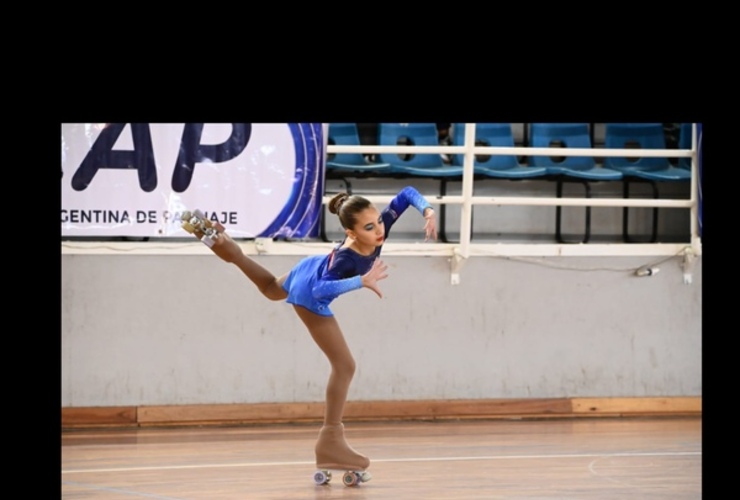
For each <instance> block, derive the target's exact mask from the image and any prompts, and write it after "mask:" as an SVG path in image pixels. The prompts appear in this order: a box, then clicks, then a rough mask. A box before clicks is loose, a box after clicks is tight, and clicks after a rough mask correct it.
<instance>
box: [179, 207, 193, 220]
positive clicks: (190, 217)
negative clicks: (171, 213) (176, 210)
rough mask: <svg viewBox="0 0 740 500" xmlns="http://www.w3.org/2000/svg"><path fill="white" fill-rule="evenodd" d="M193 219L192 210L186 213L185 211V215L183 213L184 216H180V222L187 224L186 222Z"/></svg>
mask: <svg viewBox="0 0 740 500" xmlns="http://www.w3.org/2000/svg"><path fill="white" fill-rule="evenodd" d="M192 218H193V214H192V213H190V210H185V211H184V212H183V213H182V214H181V215H180V220H181V221H183V222H185V221H189V220H190V219H192Z"/></svg>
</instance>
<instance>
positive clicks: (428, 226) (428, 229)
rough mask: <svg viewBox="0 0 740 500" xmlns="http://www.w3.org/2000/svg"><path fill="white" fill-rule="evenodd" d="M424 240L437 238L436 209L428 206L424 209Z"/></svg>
mask: <svg viewBox="0 0 740 500" xmlns="http://www.w3.org/2000/svg"><path fill="white" fill-rule="evenodd" d="M424 220H425V221H426V222H425V223H424V241H429V239H430V238H431V239H433V240H435V241H436V240H437V219H436V217H435V216H434V209H433V208H427V209H426V210H424Z"/></svg>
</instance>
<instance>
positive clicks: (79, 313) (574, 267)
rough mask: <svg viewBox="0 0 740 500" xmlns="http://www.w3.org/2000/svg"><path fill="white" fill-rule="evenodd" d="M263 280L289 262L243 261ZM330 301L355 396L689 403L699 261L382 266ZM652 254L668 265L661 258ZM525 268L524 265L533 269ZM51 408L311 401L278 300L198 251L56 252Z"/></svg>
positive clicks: (305, 349)
mask: <svg viewBox="0 0 740 500" xmlns="http://www.w3.org/2000/svg"><path fill="white" fill-rule="evenodd" d="M255 258H256V259H258V260H259V262H260V263H261V264H263V265H264V266H266V267H267V268H269V269H270V270H273V271H274V272H276V273H282V272H285V271H287V270H288V269H289V268H290V266H291V265H293V264H294V263H295V262H297V260H298V259H299V258H300V257H292V256H257V257H255ZM385 260H386V262H387V263H388V264H389V266H390V269H389V271H390V277H389V278H388V279H387V280H385V281H384V282H383V283H382V286H383V290H384V293H385V294H386V298H385V299H383V300H380V299H378V298H377V297H376V296H375V295H374V294H373V293H372V292H370V291H368V290H360V291H356V292H352V293H350V294H347V295H345V296H342V297H340V298H339V299H337V301H336V302H335V303H334V305H333V309H334V311H335V312H336V314H337V316H338V320H339V322H340V324H341V325H342V326H343V328H344V331H345V335H346V336H347V339H348V342H349V344H350V347H351V348H352V350H353V352H354V354H355V357H356V359H357V366H358V370H357V374H356V377H355V380H354V382H353V385H352V388H351V391H350V395H349V397H350V399H351V400H386V399H391V400H393V399H397V400H405V399H437V398H440V399H448V398H528V397H532V398H550V397H590V396H594V397H596V396H599V397H618V396H624V397H633V396H634V397H639V396H700V395H701V392H702V364H701V360H702V339H701V336H702V326H701V325H702V322H701V311H702V295H701V288H702V265H701V264H702V259H701V258H698V261H697V263H696V266H695V269H694V274H693V283H692V284H691V285H685V284H683V281H682V276H683V271H682V269H681V267H680V260H679V259H678V258H670V259H668V260H666V261H665V262H662V263H660V264H659V267H660V272H659V273H658V274H657V275H654V276H651V277H642V278H639V277H635V276H634V275H633V273H632V271H633V270H634V269H635V268H637V267H639V266H641V265H643V264H648V263H653V262H655V261H656V257H654V256H653V257H650V258H647V257H645V258H643V257H634V256H632V257H549V258H536V259H529V260H528V261H522V260H517V259H513V258H511V259H506V258H496V257H474V258H471V259H469V260H468V261H467V263H466V264H465V265H464V267H463V269H462V273H461V284H460V285H457V286H453V285H450V270H449V262H448V259H447V258H444V257H411V256H409V257H407V256H388V257H386V258H385ZM660 260H665V258H662V259H660ZM535 261H536V263H535ZM61 334H62V364H61V365H62V386H61V389H62V406H63V407H76V406H119V405H167V404H196V403H257V402H305V401H316V402H319V401H323V396H324V388H325V384H326V378H327V376H328V373H329V367H328V363H327V362H326V360H325V359H324V357H323V355H322V354H321V353H320V352H319V350H318V348H317V347H316V346H315V345H314V344H313V343H312V340H311V338H310V336H309V334H308V333H307V332H306V331H305V329H304V327H303V325H302V324H301V323H300V321H299V320H298V319H297V317H296V316H295V314H294V312H293V310H292V307H291V306H290V305H288V304H285V303H282V302H270V301H268V300H267V299H265V298H264V297H263V296H261V295H260V294H259V293H258V292H257V291H256V289H255V288H254V286H253V285H252V284H251V283H250V282H249V281H248V280H247V279H246V278H244V277H243V275H242V274H241V273H240V272H239V271H238V270H237V269H236V268H235V267H233V266H230V265H228V264H225V263H223V262H222V261H220V260H219V259H217V258H216V257H214V256H212V255H201V256H198V255H193V256H178V255H62V332H61Z"/></svg>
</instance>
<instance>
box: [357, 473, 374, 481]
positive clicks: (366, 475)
mask: <svg viewBox="0 0 740 500" xmlns="http://www.w3.org/2000/svg"><path fill="white" fill-rule="evenodd" d="M357 475H358V476H359V479H360V482H361V483H366V482H368V481H370V479H372V477H373V476H371V475H370V473H369V472H368V471H366V470H364V471H362V472H358V473H357Z"/></svg>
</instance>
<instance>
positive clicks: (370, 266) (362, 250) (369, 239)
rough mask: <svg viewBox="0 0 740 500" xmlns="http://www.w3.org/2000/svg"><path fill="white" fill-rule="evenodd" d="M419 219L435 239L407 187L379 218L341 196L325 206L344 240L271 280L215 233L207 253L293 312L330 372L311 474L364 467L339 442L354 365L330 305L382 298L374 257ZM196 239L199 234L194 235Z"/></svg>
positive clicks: (368, 206) (364, 203) (420, 202)
mask: <svg viewBox="0 0 740 500" xmlns="http://www.w3.org/2000/svg"><path fill="white" fill-rule="evenodd" d="M409 206H413V207H414V208H416V209H417V210H418V211H419V212H420V213H421V214H422V216H423V217H424V219H425V221H426V222H425V224H424V231H425V241H426V240H428V239H430V238H431V239H435V240H436V239H437V224H436V221H435V218H434V210H433V209H432V207H431V206H430V205H429V203H428V202H427V201H426V199H424V197H423V196H422V195H421V194H420V193H419V192H418V191H417V190H416V189H414V188H413V187H405V188H403V189H402V190H401V191H400V192H399V193H398V194H397V195H396V196H395V197H394V198H393V199H392V200H391V202H390V204H389V205H388V207H386V208H385V209H384V210H383V211H382V212H378V210H377V208H375V206H373V204H372V203H370V201H368V200H367V199H366V198H363V197H361V196H357V195H352V196H350V195H349V194H347V193H340V194H337V195H336V196H334V197H333V198H332V199H331V201H330V202H329V206H328V208H329V211H330V212H331V213H333V214H337V215H338V216H339V221H340V223H341V224H342V227H343V228H344V230H345V234H346V236H345V238H344V240H343V241H342V242H341V243H339V244H338V245H337V246H336V247H335V248H334V249H333V250H332V251H331V252H330V253H329V254H328V255H311V256H308V257H305V258H303V259H302V260H301V261H299V262H298V264H296V266H295V267H294V268H293V269H292V270H291V271H290V272H288V273H287V274H285V275H283V276H281V277H279V278H277V277H275V276H274V275H273V274H272V273H270V272H269V271H268V270H267V269H265V268H263V267H262V266H260V265H259V264H257V263H256V262H255V261H254V260H252V259H250V258H249V257H247V256H246V255H245V254H244V253H243V252H242V250H241V248H239V246H238V245H237V244H236V243H235V242H234V240H233V239H231V237H230V236H229V235H228V234H226V233H225V232H223V228H222V227H221V226H220V225H217V227H216V228H217V230H218V233H217V234H216V235H215V237H214V238H213V245H212V246H211V250H212V251H213V252H214V253H215V254H216V255H217V256H218V257H220V258H221V259H222V260H224V261H226V262H230V263H233V264H235V265H236V266H237V267H238V268H239V269H240V270H241V271H242V272H243V273H244V274H245V275H246V276H247V277H248V278H249V279H250V280H251V281H252V282H253V283H254V284H255V285H256V286H257V288H258V289H259V291H260V292H262V294H263V295H264V296H265V297H267V298H268V299H270V300H286V301H287V302H288V303H289V304H292V305H293V308H294V309H295V311H296V313H297V314H298V317H299V318H300V319H301V321H303V323H304V324H305V325H306V328H307V329H308V331H309V333H310V334H311V337H312V338H313V340H314V341H315V342H316V344H317V345H318V346H319V348H320V349H321V350H322V351H323V352H324V354H325V355H326V357H327V358H328V359H329V363H330V364H331V375H330V376H329V382H328V384H327V386H326V406H325V411H324V422H323V427H322V428H321V431H320V432H319V437H318V440H317V441H316V446H315V452H316V467H317V468H319V469H345V470H354V471H364V470H365V469H367V467H368V466H369V465H370V460H369V459H368V458H367V457H366V456H364V455H362V454H360V453H358V452H357V451H355V450H354V449H353V448H352V447H351V446H349V444H348V443H347V442H346V440H345V438H344V425H343V424H342V416H343V414H344V404H345V402H346V400H347V392H348V390H349V386H350V382H351V381H352V377H353V376H354V373H355V360H354V358H353V356H352V353H351V352H350V349H349V347H348V345H347V342H346V341H345V339H344V335H343V334H342V330H341V328H340V327H339V323H337V320H336V318H335V317H334V313H332V311H331V309H329V304H330V303H331V302H332V301H333V300H334V299H335V298H337V297H338V296H339V295H341V294H343V293H346V292H349V291H352V290H357V289H360V288H363V287H365V288H369V289H370V290H372V291H373V292H375V293H376V294H377V295H378V297H381V298H382V297H383V294H382V293H381V291H380V288H379V287H378V282H379V281H380V280H382V279H385V278H386V277H387V276H388V275H387V274H386V270H387V266H386V265H385V264H383V262H382V261H381V260H380V259H379V256H380V250H381V248H382V247H383V243H384V242H385V240H386V238H387V237H388V233H389V232H390V230H391V227H392V226H393V224H394V223H395V222H396V220H398V218H399V217H400V216H401V214H402V213H403V212H404V211H405V210H406V209H407V208H408V207H409ZM194 234H195V235H196V236H197V237H198V238H199V239H200V238H202V237H203V235H204V233H203V232H202V231H201V230H200V229H197V228H196V229H195V231H194Z"/></svg>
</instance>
